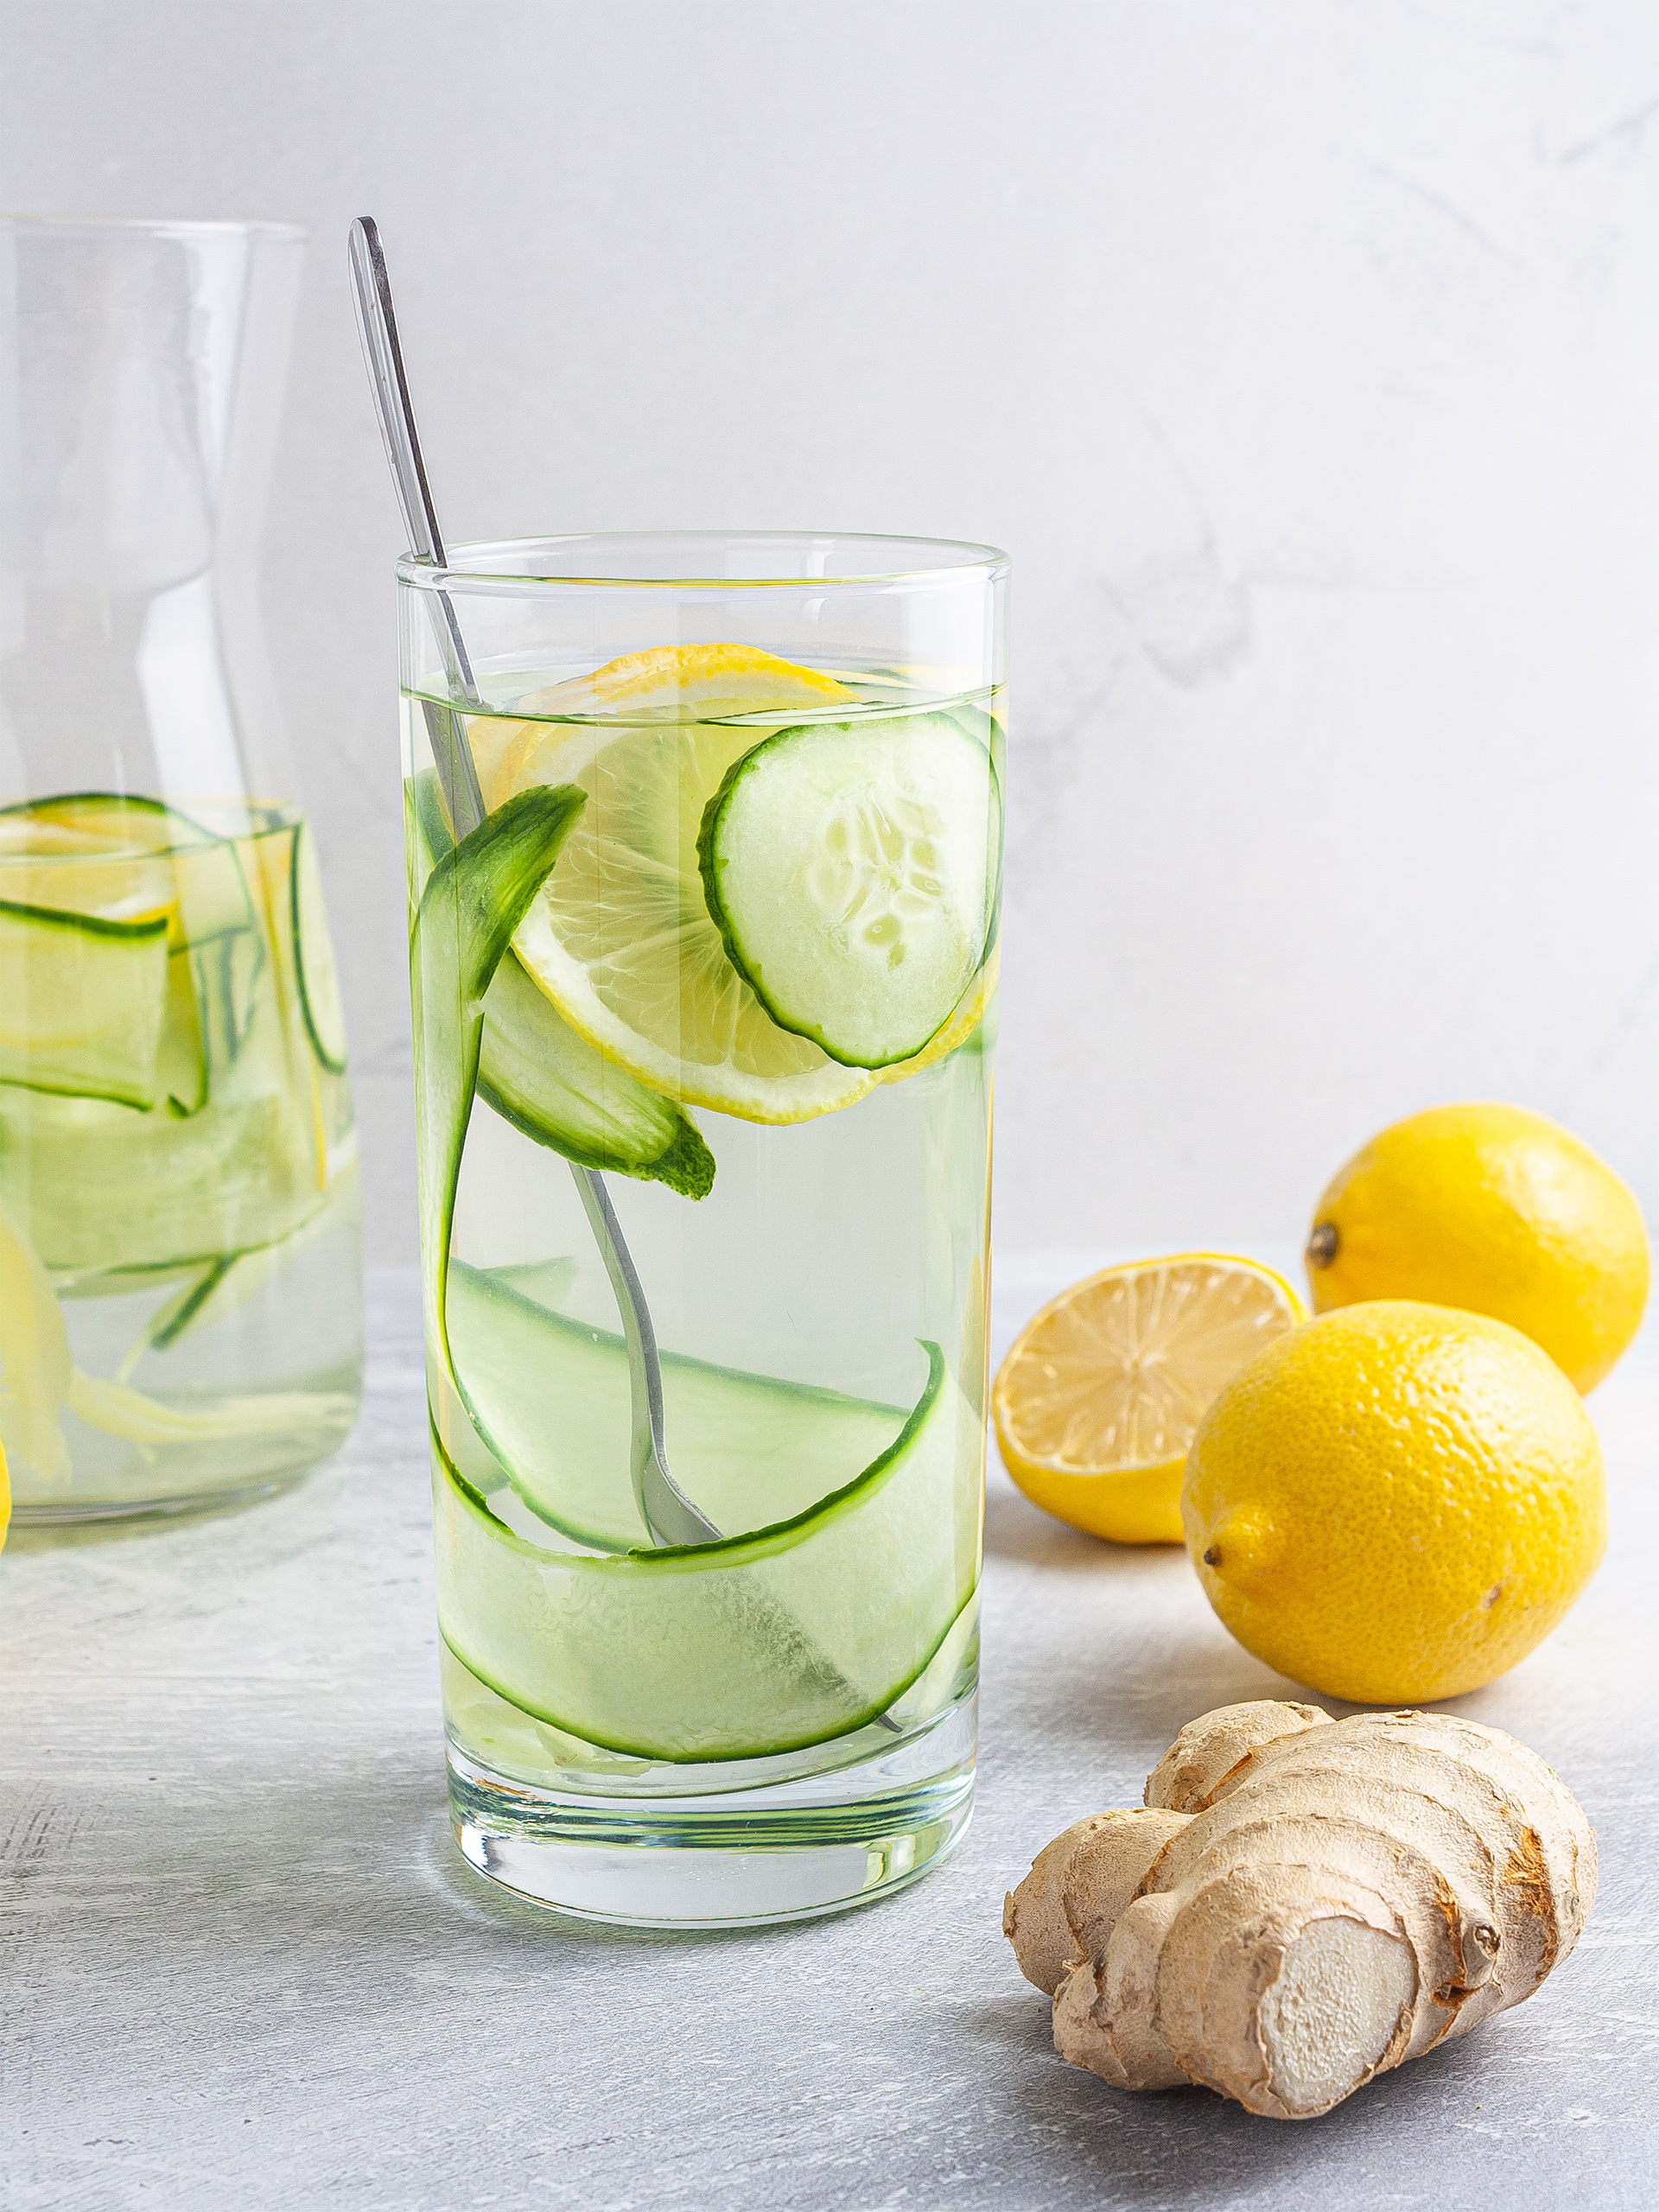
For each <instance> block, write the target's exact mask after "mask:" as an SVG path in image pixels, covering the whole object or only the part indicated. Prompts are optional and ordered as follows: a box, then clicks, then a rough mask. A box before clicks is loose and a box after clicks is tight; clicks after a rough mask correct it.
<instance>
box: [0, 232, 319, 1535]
mask: <svg viewBox="0 0 1659 2212" xmlns="http://www.w3.org/2000/svg"><path fill="white" fill-rule="evenodd" d="M303 252H304V241H303V238H302V234H301V233H300V232H297V231H294V230H290V229H286V228H283V227H281V226H274V225H266V224H243V223H160V222H156V223H150V222H137V223H104V222H79V221H73V220H56V219H35V218H22V217H20V218H9V219H0V1440H3V1444H4V1447H5V1452H6V1459H7V1463H8V1465H9V1469H10V1479H11V1485H12V1491H13V1497H14V1511H15V1515H16V1520H17V1521H18V1522H20V1523H27V1522H31V1521H33V1522H53V1521H72V1520H79V1519H83V1518H94V1517H99V1516H109V1515H130V1514H135V1513H147V1512H168V1511H178V1510H188V1509H192V1508H196V1507H200V1506H203V1505H207V1504H210V1503H224V1502H226V1501H228V1500H229V1499H231V1498H233V1497H238V1496H242V1497H245V1496H250V1495H255V1494H257V1493H259V1492H261V1491H267V1490H270V1489H273V1488H275V1487H277V1486H278V1485H279V1484H283V1483H285V1482H288V1481H289V1480H292V1479H293V1478H295V1477H296V1476H297V1475H299V1474H300V1473H302V1471H304V1470H305V1469H306V1468H308V1467H309V1466H312V1465H315V1463H316V1462H317V1461H318V1460H320V1459H322V1458H324V1457H325V1456H326V1455H327V1453H328V1452H331V1451H333V1450H334V1447H335V1446H337V1445H338V1444H339V1443H340V1441H341V1440H342V1439H343V1438H344V1437H345V1435H346V1432H347V1430H348V1429H349V1428H350V1427H351V1424H352V1421H353V1418H354V1416H355V1413H356V1408H357V1402H358V1393H359V1380H360V1370H361V1357H362V1295H361V1274H360V1230H359V1206H358V1190H357V1170H356V1135H355V1130H354V1126H353V1116H352V1103H351V1093H350V1088H349V1085H348V1082H347V1078H346V1036H345V1029H344V1025H343V1022H342V1020H341V1014H340V993H339V988H338V984H337V981H336V976H335V970H334V953H333V949H332V946H331V944H330V941H329V933H328V925H327V915H326V913H325V911H324V906H323V899H322V890H321V878H320V875H319V872H318V868H317V859H316V852H315V844H314V841H313V837H312V833H311V830H310V828H309V826H308V823H307V822H306V819H305V817H304V815H303V813H302V810H301V809H300V807H299V805H298V804H297V803H296V785H295V780H294V776H293V772H292V769H291V766H290V764H289V753H288V746H287V741H286V737H285V734H284V731H283V723H282V716H281V713H280V709H279V708H278V704H277V694H276V688H275V684H274V681H273V678H272V676H271V671H270V664H269V660H268V657H267V653H266V649H265V645H264V635H263V632H262V629H261V623H260V614H259V606H258V595H257V581H258V579H257V550H258V540H259V532H260V528H261V524H262V520H263V514H264V499H265V493H266V488H267V486H268V483H269V480H270V466H271V461H272V457H273V453H274V449H275V444H276V436H277V422H278V416H279V412H280V403H281V396H282V386H283V377H284V373H285V368H286V357H287V352H288V343H289V333H290V330H291V327H292V322H293V315H294V306H295V301H296V292H297V287H298V281H299V275H300V268H301V263H302V256H303Z"/></svg>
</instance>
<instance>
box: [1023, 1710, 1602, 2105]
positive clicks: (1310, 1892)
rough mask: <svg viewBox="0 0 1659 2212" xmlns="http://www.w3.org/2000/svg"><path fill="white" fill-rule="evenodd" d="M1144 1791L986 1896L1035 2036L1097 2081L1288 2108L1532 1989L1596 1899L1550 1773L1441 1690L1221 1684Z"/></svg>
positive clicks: (1459, 2030)
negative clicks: (1439, 1706)
mask: <svg viewBox="0 0 1659 2212" xmlns="http://www.w3.org/2000/svg"><path fill="white" fill-rule="evenodd" d="M1146 1799H1147V1802H1146V1808H1144V1809H1142V1810H1138V1811H1134V1812H1128V1811H1125V1812H1110V1813H1097V1814H1096V1815H1093V1816H1092V1817H1091V1818H1090V1819H1088V1820H1084V1821H1077V1823H1076V1825H1075V1826H1074V1827H1069V1828H1067V1829H1066V1830H1065V1834H1063V1835H1059V1836H1057V1837H1056V1838H1055V1840H1053V1842H1052V1843H1051V1844H1050V1845H1048V1847H1046V1850H1044V1851H1042V1852H1041V1853H1039V1855H1038V1857H1037V1859H1035V1860H1034V1862H1033V1866H1032V1870H1031V1872H1030V1873H1029V1874H1028V1875H1027V1877H1026V1878H1025V1880H1024V1881H1023V1882H1022V1883H1021V1884H1020V1887H1019V1888H1018V1889H1017V1890H1015V1891H1014V1892H1013V1894H1012V1895H1011V1896H1010V1897H1007V1900H1006V1901H1005V1903H1004V1905H1003V1910H1002V1931H1003V1933H1004V1935H1006V1936H1007V1937H1008V1939H1009V1941H1010V1942H1012V1943H1013V1945H1014V1955H1015V1957H1016V1958H1017V1959H1018V1960H1019V1961H1020V1970H1021V1972H1022V1973H1023V1974H1025V1976H1026V1978H1027V1980H1029V1981H1033V1982H1035V1983H1036V1985H1037V1986H1038V1987H1039V1989H1045V1990H1047V1991H1048V1992H1049V1993H1051V1994H1052V1997H1053V1999H1054V2044H1055V2048H1056V2049H1057V2050H1058V2052H1059V2053H1060V2056H1062V2057H1063V2058H1067V2059H1070V2060H1071V2063H1072V2064H1073V2065H1076V2066H1085V2067H1088V2068H1090V2069H1091V2070H1092V2071H1093V2072H1095V2073H1096V2074H1098V2075H1101V2076H1102V2077H1103V2079H1104V2080H1105V2081H1108V2082H1111V2083H1113V2084H1114V2086H1115V2087H1116V2088H1122V2089H1161V2088H1173V2087H1174V2086H1175V2085H1176V2084H1178V2083H1181V2082H1202V2083H1204V2084H1205V2085H1206V2086H1207V2087H1209V2088H1212V2089H1217V2090H1218V2091H1219V2092H1220V2093H1221V2094H1222V2095H1224V2096H1229V2097H1233V2098H1236V2100H1237V2101H1238V2102H1239V2103H1240V2104H1242V2105H1243V2106H1245V2107H1247V2108H1248V2109H1249V2111H1251V2112H1255V2113H1264V2114H1266V2115H1268V2117H1270V2118H1273V2119H1275V2120H1311V2119H1313V2117H1315V2115H1316V2114H1318V2113H1322V2112H1328V2111H1329V2110H1330V2108H1331V2107H1332V2105H1334V2104H1336V2103H1338V2102H1339V2101H1340V2100H1341V2099H1342V2098H1344V2097H1345V2096H1348V2095H1349V2094H1351V2092H1352V2091H1353V2090H1355V2089H1357V2088H1360V2086H1361V2085H1362V2084H1363V2083H1364V2082H1369V2081H1370V2079H1371V2077H1372V2075H1376V2074H1381V2073H1383V2072H1385V2071H1386V2070H1387V2069H1388V2068H1389V2067H1391V2066H1398V2065H1399V2064H1400V2063H1401V2062H1402V2060H1404V2059H1408V2058H1416V2057H1419V2056H1421V2054H1422V2053H1423V2052H1424V2051H1426V2050H1432V2049H1433V2046H1434V2045H1435V2044H1438V2043H1441V2042H1444V2041H1445V2040H1446V2037H1449V2036H1459V2035H1464V2034H1466V2033H1467V2032H1468V2031H1469V2030H1470V2029H1471V2028H1472V2027H1474V2026H1475V2025H1476V2024H1478V2022H1479V2021H1481V2020H1484V2019H1485V2018H1487V2017H1488V2015H1489V2014H1491V2013H1493V2012H1502V2011H1503V2010H1504V2008H1505V2007H1506V2006H1508V2005H1519V2004H1520V2003H1521V2002H1522V1999H1525V1998H1528V1997H1530V1996H1531V1994H1532V1993H1533V1991H1534V1990H1535V1989H1536V1988H1537V1986H1538V1985H1539V1984H1540V1982H1541V1981H1542V1980H1543V1979H1544V1976H1545V1975H1546V1974H1548V1972H1549V1970H1550V1968H1551V1967H1553V1966H1554V1965H1555V1964H1556V1963H1557V1961H1560V1960H1561V1959H1564V1958H1565V1957H1566V1956H1567V1953H1568V1952H1569V1951H1570V1950H1571V1949H1572V1948H1573V1945H1574V1944H1575V1943H1576V1942H1577V1941H1578V1939H1579V1936H1580V1933H1581V1932H1582V1930H1583V1928H1584V1924H1585V1922H1586V1920H1587V1919H1588V1917H1589V1914H1590V1908H1591V1905H1592V1903H1593V1901H1594V1898H1595V1891H1596V1846H1595V1838H1594V1836H1593V1835H1592V1832H1591V1828H1590V1824H1589V1822H1588V1821H1586V1819H1585V1817H1584V1815H1583V1813H1582V1812H1581V1811H1580V1808H1579V1806H1578V1804H1577V1802H1575V1800H1574V1799H1573V1796H1572V1794H1571V1792H1570V1791H1569V1790H1568V1789H1567V1787H1566V1785H1565V1784H1564V1783H1562V1782H1561V1781H1560V1778H1559V1777H1557V1776H1556V1775H1555V1774H1554V1773H1553V1772H1552V1771H1551V1770H1550V1769H1549V1768H1548V1767H1547V1766H1546V1765H1545V1764H1544V1763H1543V1761H1542V1760H1541V1758H1537V1757H1536V1756H1535V1754H1534V1753H1533V1752H1531V1751H1528V1750H1527V1748H1526V1747H1525V1745H1522V1744H1518V1743H1516V1740H1515V1738H1513V1737H1512V1736H1506V1735H1505V1734H1504V1733H1503V1731H1502V1730H1501V1729H1497V1728H1485V1727H1483V1726H1481V1725H1480V1723H1479V1722H1478V1721H1474V1720H1465V1719H1461V1718H1459V1717H1458V1716H1456V1715H1454V1714H1451V1713H1359V1714H1357V1715H1355V1716H1354V1717H1353V1718H1352V1719H1347V1720H1332V1719H1331V1717H1330V1715H1329V1714H1328V1713H1321V1712H1320V1711H1319V1707H1317V1706H1310V1705H1277V1704H1273V1703H1270V1702H1266V1701H1263V1702H1260V1703H1255V1704H1250V1705H1234V1706H1224V1707H1222V1708H1221V1709H1220V1710H1219V1711H1217V1712H1215V1713H1205V1715H1204V1716H1203V1717H1202V1719H1198V1720H1194V1721H1192V1722H1189V1724H1188V1725H1187V1726H1186V1727H1185V1728H1183V1729H1182V1731H1181V1732H1180V1734H1179V1736H1178V1737H1177V1738H1176V1740H1175V1742H1174V1743H1173V1745H1171V1746H1170V1749H1169V1750H1168V1751H1166V1753H1165V1755H1164V1757H1163V1758H1161V1759H1160V1761H1159V1763H1158V1764H1157V1765H1156V1766H1155V1767H1154V1769H1153V1770H1152V1772H1151V1774H1150V1775H1149V1776H1148V1777H1147V1789H1146Z"/></svg>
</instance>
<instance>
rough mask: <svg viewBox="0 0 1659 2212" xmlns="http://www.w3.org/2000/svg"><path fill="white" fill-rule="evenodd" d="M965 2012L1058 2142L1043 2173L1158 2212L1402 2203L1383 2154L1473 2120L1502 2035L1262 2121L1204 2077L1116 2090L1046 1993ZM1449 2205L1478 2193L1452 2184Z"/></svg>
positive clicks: (1028, 2123)
mask: <svg viewBox="0 0 1659 2212" xmlns="http://www.w3.org/2000/svg"><path fill="white" fill-rule="evenodd" d="M954 2018H955V2019H956V2021H957V2024H959V2025H960V2026H961V2028H962V2030H963V2034H964V2036H965V2037H969V2038H973V2039H976V2040H978V2041H979V2042H980V2043H981V2044H982V2047H983V2048H984V2049H985V2051H986V2063H987V2066H988V2069H990V2068H994V2069H995V2071H996V2075H997V2077H998V2080H999V2082H1000V2086H1001V2089H1002V2091H1003V2092H1004V2094H1005V2096H1006V2100H1007V2120H1008V2122H1009V2124H1010V2126H1012V2127H1014V2128H1017V2129H1019V2130H1020V2131H1023V2133H1024V2139H1026V2140H1027V2141H1030V2142H1033V2143H1042V2144H1045V2145H1048V2146H1050V2150H1049V2154H1048V2155H1047V2156H1046V2157H1045V2158H1043V2160H1042V2174H1041V2178H1042V2180H1043V2181H1044V2182H1045V2183H1052V2181H1053V2179H1054V2177H1055V2175H1056V2172H1057V2171H1059V2170H1061V2169H1063V2170H1064V2171H1065V2176H1066V2179H1067V2183H1068V2189H1069V2192H1070V2201H1071V2202H1073V2203H1076V2204H1080V2205H1082V2204H1090V2205H1092V2204H1099V2205H1102V2206H1107V2205H1109V2206H1112V2207H1114V2208H1118V2207H1122V2208H1128V2207H1144V2208H1147V2212H1151V2208H1154V2207H1162V2206H1166V2205H1167V2206H1172V2207H1173V2206H1178V2205H1179V2206H1182V2207H1185V2206H1189V2205H1226V2206H1236V2205H1240V2204H1245V2203H1249V2204H1255V2203H1266V2202H1272V2203H1273V2204H1274V2206H1275V2207H1278V2206H1280V2205H1284V2206H1287V2207H1295V2208H1298V2212H1300V2208H1304V2207H1317V2208H1319V2212H1330V2208H1332V2207H1336V2206H1349V2205H1360V2204H1365V2205H1369V2204H1371V2203H1375V2202H1381V2201H1394V2200H1393V2198H1392V2196H1390V2195H1389V2193H1388V2192H1386V2191H1384V2190H1378V2191H1377V2193H1376V2195H1373V2194H1371V2193H1370V2186H1368V2184H1370V2185H1375V2183H1376V2181H1377V2178H1378V2177H1377V2172H1376V2165H1377V2162H1378V2160H1379V2158H1380V2159H1383V2160H1390V2159H1394V2160H1397V2159H1398V2157H1399V2149H1400V2145H1402V2142H1403V2143H1407V2144H1409V2143H1411V2142H1412V2141H1413V2140H1414V2139H1422V2138H1423V2137H1424V2136H1426V2135H1428V2134H1433V2135H1437V2136H1439V2137H1440V2139H1442V2140H1444V2139H1445V2136H1446V2125H1447V2120H1448V2117H1449V2116H1450V2114H1451V2113H1455V2115H1456V2118H1457V2120H1459V2121H1461V2122H1462V2123H1463V2126H1465V2127H1466V2126H1467V2120H1468V2117H1469V2116H1470V2115H1471V2111H1472V2108H1473V2107H1474V2101H1475V2100H1476V2098H1478V2096H1479V2095H1480V2094H1481V2092H1480V2089H1479V2088H1478V2087H1477V2086H1476V2083H1477V2082H1478V2079H1479V2077H1480V2075H1481V2074H1482V2073H1483V2071H1484V2062H1490V2060H1491V2059H1492V2058H1493V2057H1494V2056H1497V2052H1496V2050H1494V2048H1493V2046H1494V2044H1495V2043H1496V2042H1497V2041H1498V2040H1500V2039H1501V2037H1502V2034H1503V2031H1502V2030H1501V2029H1500V2030H1498V2031H1497V2036H1496V2037H1491V2036H1490V2035H1489V2037H1488V2039H1487V2041H1486V2043H1485V2045H1484V2058H1483V2049H1482V2042H1481V2038H1480V2037H1478V2036H1477V2037H1473V2038H1471V2041H1470V2042H1469V2043H1456V2044H1449V2045H1447V2046H1446V2047H1445V2048H1444V2049H1443V2050H1438V2051H1431V2052H1429V2053H1428V2054H1427V2056H1425V2057H1423V2058H1421V2059H1417V2060H1414V2061H1413V2063H1412V2064H1411V2065H1410V2066H1409V2067H1406V2068H1402V2069H1398V2070H1396V2071H1395V2072H1393V2073H1389V2074H1386V2075H1383V2076H1382V2077H1381V2078H1380V2079H1379V2080H1377V2081H1376V2082H1371V2083H1370V2084H1369V2085H1368V2086H1367V2087H1366V2088H1363V2089H1362V2090H1360V2091H1358V2092H1357V2094H1355V2095H1354V2096H1353V2097H1352V2098H1351V2099H1350V2100H1348V2101H1346V2102H1344V2104H1342V2105H1340V2106H1338V2107H1336V2108H1335V2109H1334V2110H1333V2111H1332V2112H1330V2113H1325V2114H1323V2115H1322V2116H1321V2117H1320V2118H1319V2119H1317V2120H1311V2121H1300V2122H1298V2121H1287V2120H1264V2119H1262V2118H1261V2117H1260V2116H1259V2115H1258V2114H1256V2113H1249V2112H1246V2111H1245V2110H1244V2109H1243V2107H1242V2106H1240V2105H1236V2104H1234V2103H1233V2102H1231V2101H1230V2100H1229V2099H1226V2098H1224V2097H1221V2096H1218V2095H1217V2094H1216V2093H1215V2092H1214V2091H1212V2090H1210V2089H1205V2088H1200V2087H1198V2085H1197V2084H1196V2083H1195V2084H1193V2085H1192V2087H1190V2088H1179V2089H1164V2090H1158V2091H1154V2092H1151V2093H1147V2094H1132V2093H1131V2092H1129V2091H1127V2090H1121V2089H1114V2088H1111V2087H1109V2084H1107V2083H1106V2082H1102V2081H1100V2080H1098V2079H1097V2078H1096V2076H1095V2075H1092V2074H1090V2073H1088V2072H1086V2071H1085V2070H1084V2069H1081V2068H1078V2067H1074V2066H1071V2065H1068V2064H1067V2063H1065V2060H1063V2059H1061V2058H1060V2057H1059V2056H1058V2054H1057V2053H1056V2052H1055V2051H1054V2050H1053V2048H1052V2040H1051V2030H1050V2018H1049V2010H1048V2006H1047V2005H1046V2001H1045V2000H1044V1999H1043V1997H1042V1995H1041V1993H1040V1992H1039V1991H1036V1990H1027V1992H1026V1993H1025V1994H1024V1997H1023V1999H1022V1997H1021V1995H1020V1993H1017V1992H1016V1993H1012V1994H1010V1995H1009V1996H1008V1997H1007V1998H1006V1999H995V2000H992V2001H988V2002H985V2003H982V2004H979V2005H972V2006H968V2007H963V2009H962V2010H961V2011H959V2012H957V2014H956V2015H955V2016H954ZM1488 2081H1489V2083H1490V2075H1489V2076H1488ZM1488 2147H1489V2148H1491V2147H1492V2146H1490V2145H1489V2146H1488ZM1515 2147H1516V2148H1517V2149H1518V2148H1519V2146H1515ZM1518 2163H1522V2164H1524V2160H1521V2161H1519V2162H1518ZM1035 2178H1036V2177H1035V2175H1033V2179H1035ZM1413 2194H1414V2193H1413ZM1043 2201H1044V2202H1046V2201H1047V2199H1046V2196H1045V2197H1044V2199H1043ZM1401 2201H1405V2200H1404V2197H1403V2196H1402V2200H1401ZM1448 2201H1450V2202H1454V2203H1457V2204H1462V2203H1464V2202H1466V2201H1467V2200H1465V2198H1464V2197H1463V2196H1461V2195H1460V2194H1459V2193H1458V2192H1457V2191H1456V2190H1452V2192H1451V2195H1450V2198H1449V2200H1448ZM1480 2201H1482V2202H1485V2201H1486V2200H1485V2199H1484V2197H1483V2198H1482V2199H1481V2200H1480ZM1492 2201H1494V2202H1496V2201H1497V2199H1496V2197H1494V2199H1493V2200H1492Z"/></svg>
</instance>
